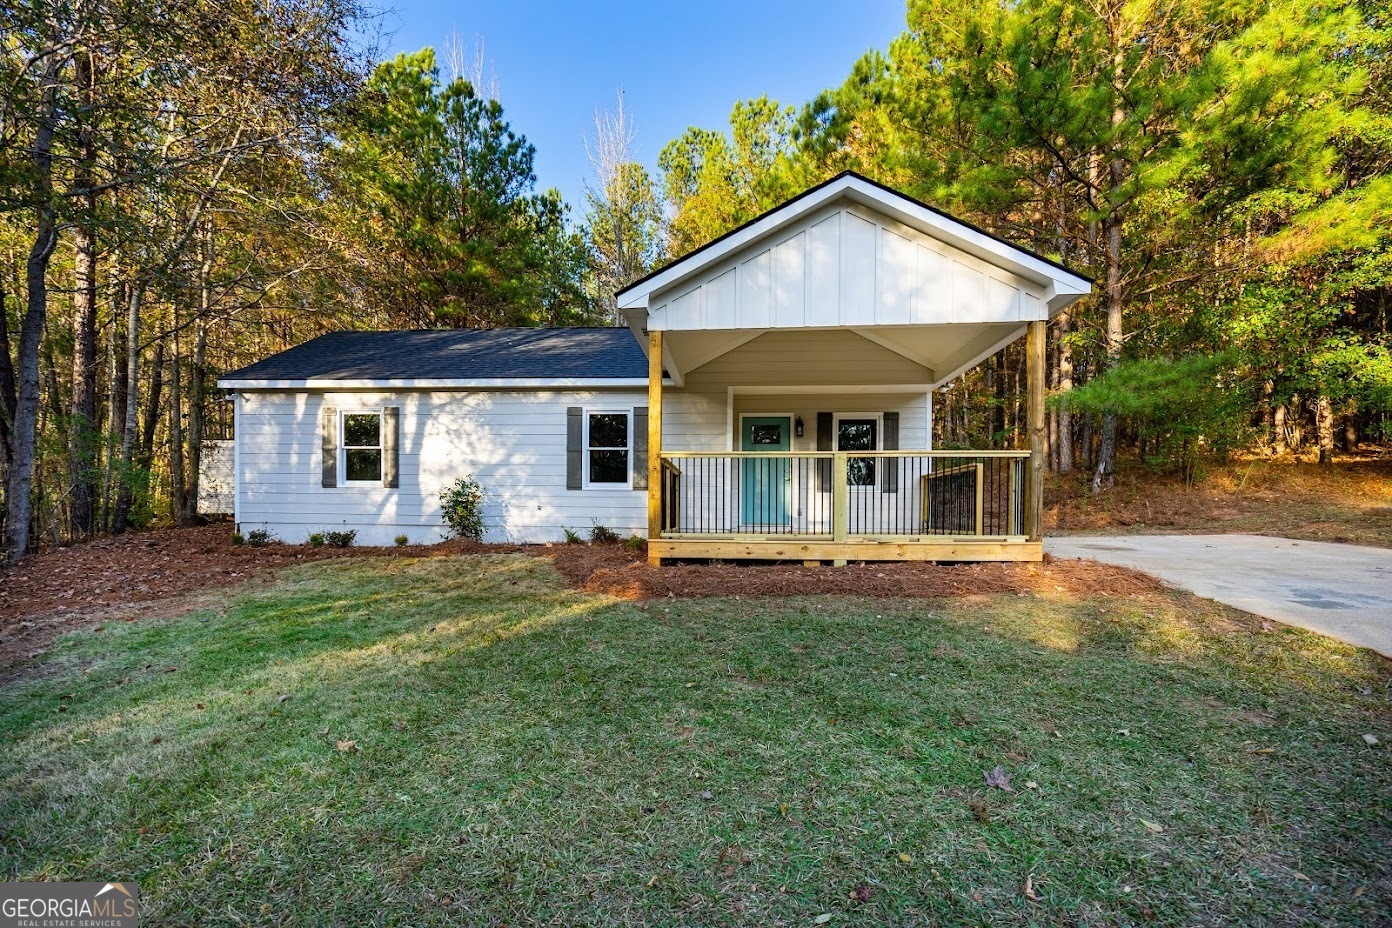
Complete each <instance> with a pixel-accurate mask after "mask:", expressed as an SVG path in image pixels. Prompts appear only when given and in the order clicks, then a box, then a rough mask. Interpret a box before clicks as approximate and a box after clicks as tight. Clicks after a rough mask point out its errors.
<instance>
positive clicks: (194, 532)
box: [0, 525, 1161, 667]
mask: <svg viewBox="0 0 1392 928" xmlns="http://www.w3.org/2000/svg"><path fill="white" fill-rule="evenodd" d="M230 535H231V530H230V529H229V527H228V526H226V525H208V526H202V527H199V528H186V529H168V530H162V531H155V532H145V533H137V534H128V535H122V536H114V537H102V538H98V539H96V540H94V541H90V542H87V543H85V544H80V545H73V546H71V547H68V548H59V549H55V550H51V551H45V552H42V553H40V554H38V555H35V556H33V557H30V558H27V559H26V560H24V561H23V562H22V563H20V564H17V565H14V566H10V567H4V568H0V667H5V666H8V665H10V664H13V663H16V662H19V661H24V660H28V659H31V658H33V657H34V656H36V655H37V654H39V653H41V652H42V651H43V650H44V649H45V648H46V647H47V645H48V643H49V642H50V641H52V640H53V639H54V638H56V637H58V636H59V635H61V634H63V633H65V632H67V631H70V630H72V629H74V628H77V627H80V626H85V625H88V624H92V623H93V622H99V621H102V620H103V619H104V618H106V617H110V618H112V619H120V620H132V619H137V618H155V617H159V616H164V615H168V614H170V611H171V609H173V610H174V612H175V613H177V611H178V609H177V603H168V604H166V606H167V608H163V609H161V608H160V607H159V605H158V601H160V600H167V599H170V598H171V597H179V596H183V595H186V594H191V593H196V592H198V591H202V590H210V589H214V588H217V587H223V586H228V585H230V584H234V583H241V582H244V581H246V580H250V579H254V578H258V577H267V576H269V575H271V574H273V573H275V572H276V571H278V570H281V569H283V568H285V567H290V566H293V565H295V564H303V563H307V562H310V561H319V560H325V559H328V558H341V557H384V556H385V557H447V556H451V555H458V554H470V553H526V554H532V555H538V556H543V557H548V558H550V559H551V561H552V562H553V563H554V564H555V567H556V569H557V570H558V571H559V572H560V573H561V574H562V575H563V576H564V577H565V578H566V580H567V582H569V583H570V584H571V585H572V586H574V587H576V588H578V589H583V590H586V591H588V592H592V593H604V594H608V595H613V596H619V597H623V598H627V599H648V598H655V597H696V596H825V595H850V596H893V597H926V598H938V597H960V596H969V595H972V596H974V595H990V594H997V593H1029V592H1053V593H1064V594H1071V595H1086V594H1092V595H1110V596H1115V595H1131V594H1139V593H1152V592H1156V591H1157V590H1159V589H1160V588H1161V587H1160V584H1159V583H1158V581H1156V580H1155V579H1153V578H1152V577H1149V576H1147V575H1145V574H1140V573H1136V572H1134V571H1130V570H1126V569H1123V568H1119V567H1109V566H1106V565H1103V564H1097V563H1094V562H1092V561H1046V562H1045V563H1043V564H996V563H986V564H957V565H939V564H883V563H877V564H863V565H854V564H853V565H850V566H847V567H841V568H833V567H821V568H808V567H803V566H802V565H801V564H797V565H792V564H731V563H693V564H674V565H671V566H664V567H662V568H658V569H652V568H649V567H648V566H647V565H646V563H645V562H644V560H643V555H642V553H641V552H638V551H634V550H632V549H629V548H627V547H625V546H623V545H599V546H591V545H559V544H558V545H484V544H477V543H472V542H461V541H451V542H445V543H442V544H438V545H428V546H409V547H401V548H373V547H355V548H328V547H324V548H311V547H308V546H305V545H281V544H272V545H265V546H262V547H251V546H249V545H233V544H232V543H231V539H230ZM136 606H138V607H140V608H138V609H137V608H132V607H136Z"/></svg>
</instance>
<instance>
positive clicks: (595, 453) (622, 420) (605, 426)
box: [585, 412, 630, 486]
mask: <svg viewBox="0 0 1392 928" xmlns="http://www.w3.org/2000/svg"><path fill="white" fill-rule="evenodd" d="M629 416H630V414H629V413H628V412H592V413H588V414H587V415H586V416H585V454H586V456H587V457H586V462H585V473H586V475H587V479H588V482H589V483H590V484H593V485H597V486H618V485H622V486H627V485H628V483H629V479H630V468H629V466H628V453H629V452H628V449H629Z"/></svg>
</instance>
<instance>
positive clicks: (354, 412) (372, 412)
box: [338, 406, 387, 487]
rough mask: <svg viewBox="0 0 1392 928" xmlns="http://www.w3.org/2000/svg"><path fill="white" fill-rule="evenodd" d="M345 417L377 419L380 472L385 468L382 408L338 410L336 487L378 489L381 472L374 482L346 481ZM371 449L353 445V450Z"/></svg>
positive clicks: (346, 442)
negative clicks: (374, 417)
mask: <svg viewBox="0 0 1392 928" xmlns="http://www.w3.org/2000/svg"><path fill="white" fill-rule="evenodd" d="M347 416H376V417H377V444H376V446H375V447H376V448H377V451H378V453H380V454H381V455H382V471H385V469H386V466H387V460H386V449H385V448H384V447H383V445H382V429H383V427H384V425H385V420H386V415H385V414H384V413H383V408H382V407H381V406H377V407H375V408H370V409H369V408H365V409H340V410H339V411H338V485H339V486H341V487H380V486H381V485H382V477H381V473H382V471H379V473H378V477H377V479H376V480H349V479H348V430H347V429H346V428H345V427H344V419H345V417H347ZM368 447H373V446H369V445H353V448H354V449H357V448H368Z"/></svg>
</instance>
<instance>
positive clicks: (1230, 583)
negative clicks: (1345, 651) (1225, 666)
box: [1044, 535, 1392, 657]
mask: <svg viewBox="0 0 1392 928" xmlns="http://www.w3.org/2000/svg"><path fill="white" fill-rule="evenodd" d="M1044 550H1045V551H1047V552H1049V553H1050V554H1052V555H1053V556H1054V557H1083V558H1090V559H1092V560H1094V561H1102V562H1104V563H1107V564H1118V565H1120V566H1122V567H1131V568H1134V569H1136V570H1140V571H1144V572H1145V573H1148V574H1150V575H1151V576H1154V577H1159V578H1160V579H1161V580H1163V581H1165V582H1166V583H1168V584H1170V585H1171V586H1176V587H1180V588H1181V589H1185V590H1189V591H1190V592H1192V593H1196V594H1198V595H1199V596H1206V597H1208V598H1209V599H1216V600H1217V601H1218V602H1220V603H1226V604H1228V605H1229V606H1235V607H1237V608H1238V609H1242V610H1245V611H1247V612H1251V613H1253V614H1255V615H1259V616H1262V617H1264V618H1268V619H1274V620H1275V621H1277V622H1284V623H1286V624H1287V625H1298V626H1300V627H1301V628H1308V629H1310V630H1311V631H1316V632H1320V633H1321V634H1325V635H1329V636H1331V637H1334V638H1338V639H1340V640H1341V641H1347V642H1348V643H1350V644H1356V645H1360V646H1362V647H1365V648H1372V649H1373V650H1375V651H1378V652H1379V653H1381V654H1385V655H1387V656H1389V657H1392V549H1387V548H1367V547H1363V546H1361V545H1338V544H1330V543H1328V542H1321V541H1294V540H1292V539H1289V538H1268V537H1266V536H1264V535H1106V536H1099V535H1087V536H1081V535H1080V536H1074V537H1071V538H1048V539H1045V541H1044Z"/></svg>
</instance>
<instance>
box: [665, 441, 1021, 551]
mask: <svg viewBox="0 0 1392 928" xmlns="http://www.w3.org/2000/svg"><path fill="white" fill-rule="evenodd" d="M662 457H663V484H662V489H661V496H662V533H663V536H664V537H673V538H680V537H708V538H709V537H715V538H719V537H749V538H757V537H767V536H778V537H782V536H789V535H792V536H804V537H811V538H826V539H834V540H842V539H855V538H886V537H892V538H913V537H921V536H935V537H943V536H946V537H957V538H1009V537H1016V536H1020V535H1023V533H1024V475H1025V466H1026V463H1027V461H1028V460H1029V452H1026V451H993V452H957V451H952V452H939V451H878V452H830V451H817V452H772V453H768V452H726V453H716V454H707V453H703V452H667V453H664V454H663V456H662Z"/></svg>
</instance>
